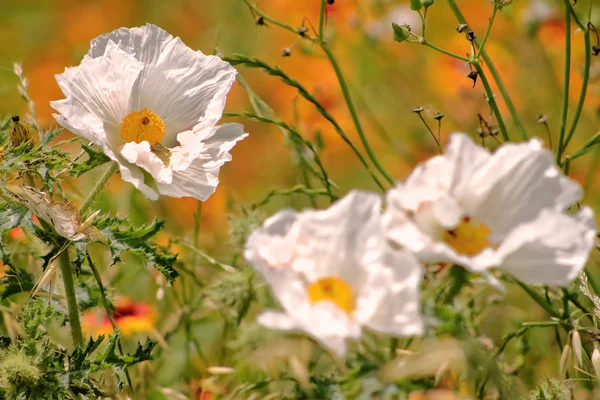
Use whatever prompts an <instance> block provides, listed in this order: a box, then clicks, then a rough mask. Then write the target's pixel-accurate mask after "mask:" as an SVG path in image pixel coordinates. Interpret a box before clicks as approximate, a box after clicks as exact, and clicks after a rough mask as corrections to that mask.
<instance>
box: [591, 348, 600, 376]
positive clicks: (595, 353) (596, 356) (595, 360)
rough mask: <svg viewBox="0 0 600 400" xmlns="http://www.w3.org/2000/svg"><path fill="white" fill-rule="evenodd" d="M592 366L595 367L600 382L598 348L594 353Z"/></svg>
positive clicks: (599, 352) (599, 351)
mask: <svg viewBox="0 0 600 400" xmlns="http://www.w3.org/2000/svg"><path fill="white" fill-rule="evenodd" d="M592 365H593V366H594V372H595V373H596V379H598V380H600V350H598V347H596V346H594V351H592Z"/></svg>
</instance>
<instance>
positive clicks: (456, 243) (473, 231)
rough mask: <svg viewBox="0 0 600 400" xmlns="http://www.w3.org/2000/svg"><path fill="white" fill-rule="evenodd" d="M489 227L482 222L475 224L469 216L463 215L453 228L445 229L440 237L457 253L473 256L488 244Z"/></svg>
mask: <svg viewBox="0 0 600 400" xmlns="http://www.w3.org/2000/svg"><path fill="white" fill-rule="evenodd" d="M489 234H490V229H489V228H488V227H487V226H485V225H483V224H479V225H477V224H475V223H473V221H471V218H469V217H464V218H463V219H462V221H460V224H458V226H457V227H456V228H454V229H451V230H448V231H445V232H444V233H443V234H442V238H443V240H444V242H446V244H448V246H450V247H452V248H453V249H454V250H455V251H456V252H457V253H458V254H463V255H466V256H474V255H476V254H479V253H481V251H482V250H483V249H485V248H486V247H489V246H490V242H489V241H488V239H487V238H488V235H489Z"/></svg>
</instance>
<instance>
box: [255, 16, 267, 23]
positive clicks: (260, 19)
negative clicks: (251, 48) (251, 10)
mask: <svg viewBox="0 0 600 400" xmlns="http://www.w3.org/2000/svg"><path fill="white" fill-rule="evenodd" d="M264 24H265V19H264V18H263V17H262V16H260V15H259V16H258V17H256V25H264Z"/></svg>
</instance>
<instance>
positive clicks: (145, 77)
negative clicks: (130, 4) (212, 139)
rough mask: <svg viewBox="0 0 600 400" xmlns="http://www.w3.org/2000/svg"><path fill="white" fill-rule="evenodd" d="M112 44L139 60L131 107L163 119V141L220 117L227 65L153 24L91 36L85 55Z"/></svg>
mask: <svg viewBox="0 0 600 400" xmlns="http://www.w3.org/2000/svg"><path fill="white" fill-rule="evenodd" d="M111 43H115V44H117V45H118V46H119V47H120V48H121V49H123V50H124V51H126V52H127V53H129V54H132V55H133V56H135V58H136V59H138V60H140V61H142V62H143V64H144V70H143V72H142V74H141V76H140V80H139V81H138V82H137V86H138V90H137V94H138V96H137V97H136V98H134V99H133V101H132V108H133V109H134V110H137V109H141V108H144V107H146V108H148V109H149V110H152V111H153V112H155V113H156V114H158V115H159V116H160V117H161V118H162V119H163V122H164V123H165V128H166V131H165V137H164V139H163V140H162V141H161V143H162V144H163V145H165V146H167V147H174V146H176V145H177V143H176V137H177V134H178V133H180V132H183V131H187V130H190V129H192V128H193V127H194V126H196V125H201V126H202V127H203V128H211V127H213V126H214V125H215V124H216V123H217V122H218V121H219V119H221V116H222V114H223V108H224V107H225V101H226V96H227V93H228V92H229V89H230V88H231V85H232V84H233V82H234V81H235V75H236V70H235V69H234V68H233V67H232V66H231V65H230V64H229V63H226V62H224V61H222V60H221V59H220V58H219V57H217V56H207V55H204V54H203V53H202V52H200V51H193V50H192V49H190V48H189V47H188V46H186V45H185V44H184V43H183V42H182V41H181V39H179V38H176V37H173V36H172V35H170V34H169V33H167V32H165V31H164V30H162V29H161V28H159V27H157V26H156V25H152V24H147V25H146V26H143V27H139V28H131V29H126V28H121V29H117V30H115V31H113V32H110V33H107V34H105V35H102V36H99V37H98V38H96V39H94V40H92V42H91V48H90V51H89V53H88V56H89V57H91V58H96V57H101V56H102V54H103V50H104V49H105V48H106V47H107V46H110V45H111Z"/></svg>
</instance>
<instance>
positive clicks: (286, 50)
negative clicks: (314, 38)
mask: <svg viewBox="0 0 600 400" xmlns="http://www.w3.org/2000/svg"><path fill="white" fill-rule="evenodd" d="M291 55H292V49H290V48H289V47H285V48H284V49H283V50H282V51H281V57H289V56H291Z"/></svg>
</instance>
